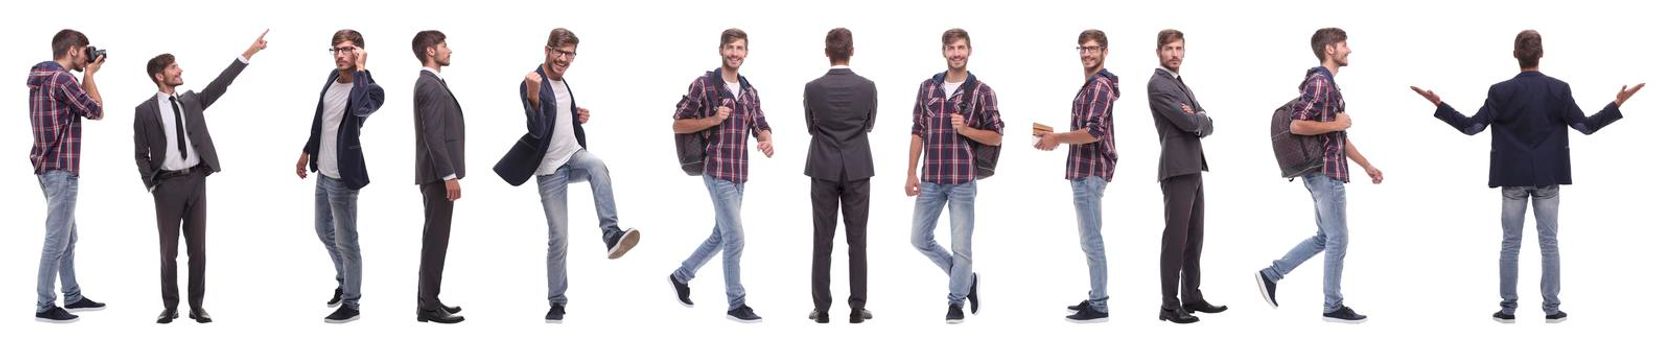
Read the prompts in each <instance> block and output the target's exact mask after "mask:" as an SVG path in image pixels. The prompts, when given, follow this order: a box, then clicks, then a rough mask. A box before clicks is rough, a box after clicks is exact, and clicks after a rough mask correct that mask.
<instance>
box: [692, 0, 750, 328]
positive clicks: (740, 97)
mask: <svg viewBox="0 0 1672 350" xmlns="http://www.w3.org/2000/svg"><path fill="white" fill-rule="evenodd" d="M748 55H749V36H748V34H746V33H744V32H743V31H742V30H739V29H735V28H734V29H727V30H726V31H725V32H723V33H721V34H720V62H721V65H720V69H716V70H714V71H711V72H708V73H706V74H703V76H701V77H698V78H697V79H696V81H693V82H691V87H690V91H688V92H686V94H685V97H684V98H683V99H681V100H680V101H679V108H678V110H677V111H675V112H674V116H673V118H674V122H673V130H674V133H679V134H689V133H694V132H702V133H707V134H708V147H707V153H708V155H707V156H706V158H705V159H704V160H703V163H704V164H703V175H702V179H703V184H704V185H706V186H707V187H708V194H709V197H710V198H711V199H712V200H713V202H714V231H713V233H712V234H710V235H709V236H708V240H706V241H703V243H702V245H699V246H697V250H696V251H694V252H692V253H691V257H689V258H686V259H685V262H684V263H681V264H680V265H679V268H678V269H676V270H674V272H673V274H670V275H668V283H670V284H672V285H673V288H674V293H675V295H676V296H678V297H679V302H680V303H681V304H685V305H686V306H691V305H693V303H692V302H691V288H690V285H689V283H690V282H691V279H693V278H696V274H697V270H698V269H699V268H701V267H702V265H703V264H704V263H707V262H708V260H709V259H712V258H714V255H715V254H716V253H719V252H720V251H721V250H725V252H726V253H725V255H724V256H722V257H721V260H722V263H723V265H724V269H725V274H726V299H727V303H728V308H727V309H728V311H727V312H726V317H727V318H730V319H731V320H733V321H738V322H744V323H753V322H759V321H760V320H761V317H760V316H758V315H755V311H754V309H751V308H749V305H746V304H744V299H743V297H744V291H743V278H742V271H741V270H742V260H743V216H742V209H743V182H745V181H748V179H749V146H748V141H749V140H748V139H749V135H754V136H755V141H756V143H755V149H758V150H760V151H761V153H763V154H766V156H767V157H768V158H770V157H772V127H771V126H769V125H767V124H766V115H765V114H763V113H761V107H760V101H761V100H760V96H759V94H758V93H756V92H755V88H754V86H751V85H749V80H748V79H744V78H743V76H742V75H741V74H739V73H738V69H740V68H742V67H743V58H745V57H747V56H748Z"/></svg>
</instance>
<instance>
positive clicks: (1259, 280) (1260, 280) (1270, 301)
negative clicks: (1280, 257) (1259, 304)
mask: <svg viewBox="0 0 1672 350" xmlns="http://www.w3.org/2000/svg"><path fill="white" fill-rule="evenodd" d="M1254 288H1257V289H1259V290H1260V299H1264V300H1265V301H1266V305H1271V308H1273V309H1276V308H1277V299H1275V298H1272V297H1271V292H1270V291H1267V290H1266V275H1265V274H1262V273H1259V272H1255V273H1254Z"/></svg>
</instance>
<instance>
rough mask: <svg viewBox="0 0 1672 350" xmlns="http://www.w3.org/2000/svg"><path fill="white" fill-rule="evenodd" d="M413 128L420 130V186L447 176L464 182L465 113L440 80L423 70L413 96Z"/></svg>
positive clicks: (417, 150) (418, 145)
mask: <svg viewBox="0 0 1672 350" xmlns="http://www.w3.org/2000/svg"><path fill="white" fill-rule="evenodd" d="M412 116H413V125H414V126H415V128H416V129H417V130H416V131H417V141H418V143H417V147H416V148H415V150H416V152H417V155H418V160H417V164H416V166H417V169H416V170H415V171H414V172H413V174H415V175H416V177H417V178H416V179H415V180H413V181H414V182H415V183H417V184H420V185H422V184H426V183H432V182H439V181H442V179H444V178H446V177H447V175H456V176H458V178H460V179H463V178H464V174H465V162H464V110H463V109H460V108H459V100H458V99H456V98H454V97H453V91H452V90H449V89H448V88H447V82H444V81H441V77H438V76H436V75H435V73H430V71H428V70H424V71H421V72H419V73H418V83H417V85H416V86H415V87H414V88H413V93H412Z"/></svg>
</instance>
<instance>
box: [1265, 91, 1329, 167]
mask: <svg viewBox="0 0 1672 350" xmlns="http://www.w3.org/2000/svg"><path fill="white" fill-rule="evenodd" d="M1297 104H1300V98H1298V97H1297V98H1295V99H1293V100H1290V101H1289V102H1288V103H1284V104H1283V105H1282V106H1279V107H1277V110H1276V111H1274V112H1272V114H1271V150H1272V153H1275V154H1276V155H1277V167H1278V169H1279V170H1281V171H1282V175H1283V177H1284V178H1288V179H1294V178H1296V177H1300V176H1301V175H1305V174H1306V173H1310V172H1313V171H1317V170H1318V169H1321V168H1323V167H1324V140H1323V137H1321V136H1319V135H1299V134H1295V133H1294V132H1292V131H1291V130H1290V129H1289V126H1290V125H1292V123H1293V122H1294V120H1295V119H1294V109H1295V105H1297Z"/></svg>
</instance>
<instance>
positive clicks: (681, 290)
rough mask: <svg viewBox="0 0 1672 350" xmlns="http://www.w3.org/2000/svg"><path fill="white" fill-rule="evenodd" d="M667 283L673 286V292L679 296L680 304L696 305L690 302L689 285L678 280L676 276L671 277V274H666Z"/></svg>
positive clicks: (686, 305)
mask: <svg viewBox="0 0 1672 350" xmlns="http://www.w3.org/2000/svg"><path fill="white" fill-rule="evenodd" d="M668 285H670V286H673V294H674V296H677V297H679V304H680V305H685V307H692V306H696V305H697V304H696V303H693V302H691V285H689V284H685V282H680V281H679V279H678V278H674V277H673V274H668Z"/></svg>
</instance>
